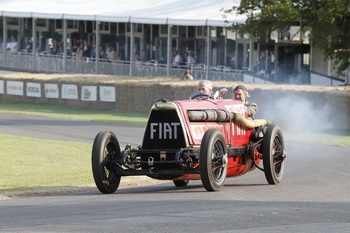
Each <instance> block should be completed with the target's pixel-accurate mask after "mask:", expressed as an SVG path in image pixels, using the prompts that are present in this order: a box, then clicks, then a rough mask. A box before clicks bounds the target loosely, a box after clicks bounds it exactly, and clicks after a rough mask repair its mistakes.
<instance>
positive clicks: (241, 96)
mask: <svg viewBox="0 0 350 233" xmlns="http://www.w3.org/2000/svg"><path fill="white" fill-rule="evenodd" d="M233 95H234V99H235V100H239V101H242V103H244V105H245V106H246V107H247V112H248V116H249V117H251V118H253V119H254V116H255V114H256V113H257V112H258V105H257V104H256V103H254V102H248V101H247V98H248V97H250V96H249V93H248V90H247V88H246V87H245V86H243V85H238V86H236V87H235V88H234V89H233Z"/></svg>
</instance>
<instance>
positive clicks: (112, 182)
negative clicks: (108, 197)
mask: <svg viewBox="0 0 350 233" xmlns="http://www.w3.org/2000/svg"><path fill="white" fill-rule="evenodd" d="M119 156H120V147H119V142H118V140H117V137H116V136H115V135H114V134H113V133H112V132H110V131H105V132H100V133H98V134H97V135H96V137H95V140H94V144H93V147H92V173H93V176H94V180H95V184H96V186H97V188H98V190H100V192H101V193H114V192H115V191H116V190H117V189H118V187H119V183H120V177H121V176H120V175H118V174H117V173H116V170H115V163H116V160H117V158H118V157H119Z"/></svg>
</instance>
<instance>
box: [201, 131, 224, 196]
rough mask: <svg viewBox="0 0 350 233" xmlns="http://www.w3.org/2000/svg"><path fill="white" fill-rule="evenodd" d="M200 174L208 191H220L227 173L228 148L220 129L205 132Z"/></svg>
mask: <svg viewBox="0 0 350 233" xmlns="http://www.w3.org/2000/svg"><path fill="white" fill-rule="evenodd" d="M199 159H200V174H201V179H202V183H203V186H204V188H205V189H206V190H207V191H219V190H220V189H221V188H222V186H223V185H224V182H225V179H226V173H227V146H226V142H225V138H224V135H223V134H222V132H221V131H220V130H218V129H210V130H208V131H207V132H205V134H204V137H203V140H202V144H201V149H200V152H199Z"/></svg>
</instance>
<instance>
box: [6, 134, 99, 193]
mask: <svg viewBox="0 0 350 233" xmlns="http://www.w3.org/2000/svg"><path fill="white" fill-rule="evenodd" d="M0 141H1V143H0V151H1V156H0V158H1V164H0V195H3V196H18V195H23V194H28V193H33V192H34V193H35V192H40V190H41V192H43V190H46V192H47V190H48V188H50V187H51V188H55V187H56V188H57V187H66V186H81V185H87V184H93V178H92V173H91V161H90V160H91V145H90V144H88V143H79V142H60V141H51V140H42V139H35V138H27V137H18V136H9V135H2V134H0Z"/></svg>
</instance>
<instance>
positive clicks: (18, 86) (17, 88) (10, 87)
mask: <svg viewBox="0 0 350 233" xmlns="http://www.w3.org/2000/svg"><path fill="white" fill-rule="evenodd" d="M23 92H24V91H23V82H21V81H7V82H6V93H7V94H8V95H21V96H23Z"/></svg>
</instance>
